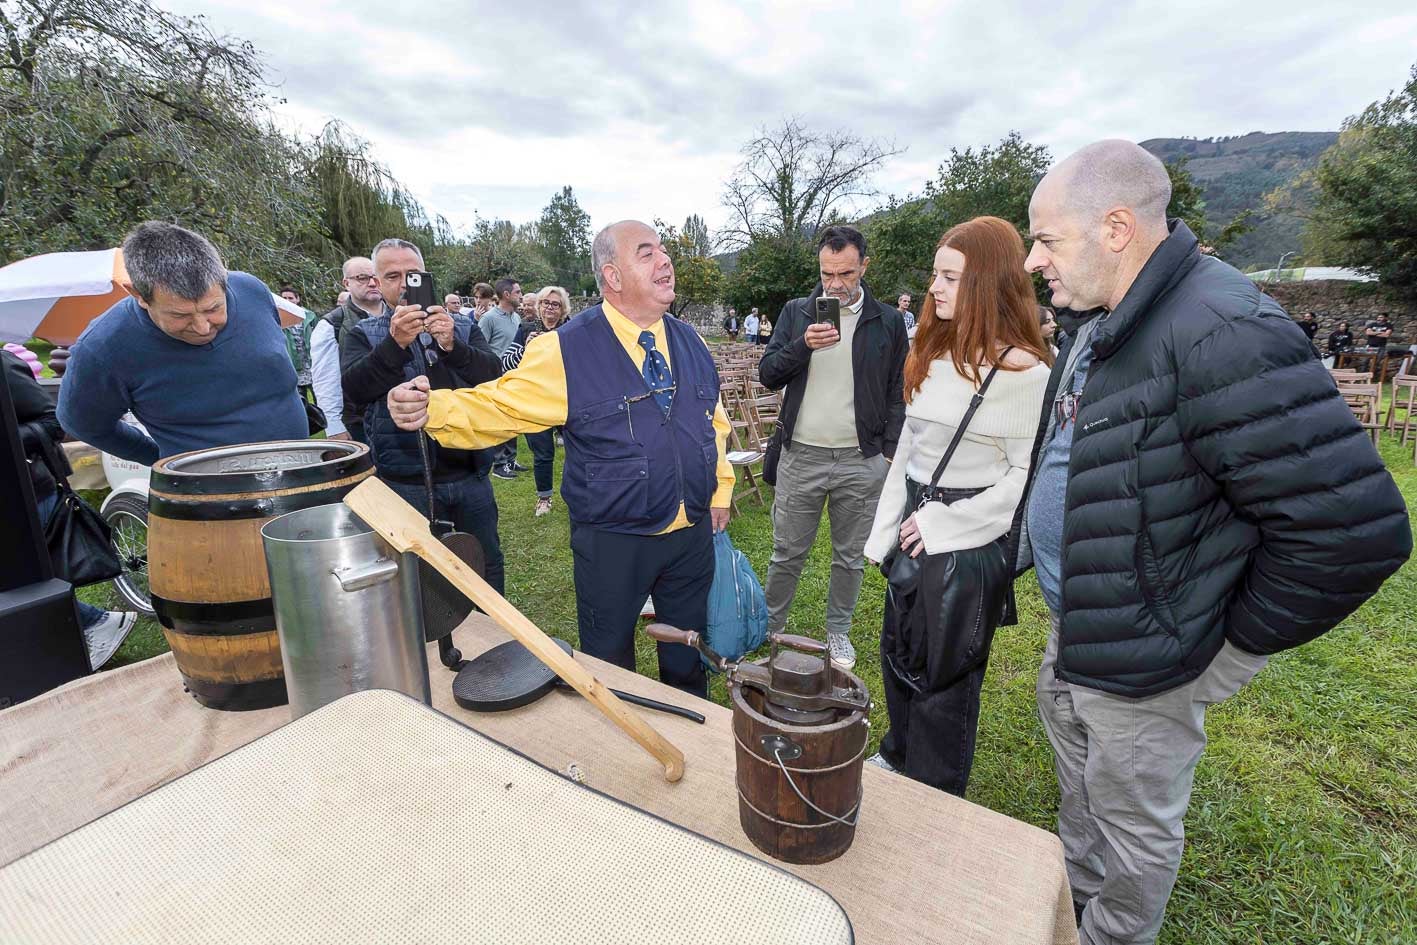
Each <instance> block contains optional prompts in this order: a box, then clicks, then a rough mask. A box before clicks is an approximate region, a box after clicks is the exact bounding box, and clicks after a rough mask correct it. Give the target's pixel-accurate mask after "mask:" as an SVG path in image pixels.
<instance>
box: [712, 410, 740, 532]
mask: <svg viewBox="0 0 1417 945" xmlns="http://www.w3.org/2000/svg"><path fill="white" fill-rule="evenodd" d="M729 429H730V427H729V424H728V414H727V413H725V412H724V409H723V400H722V398H720V399H719V401H718V404H717V405H716V406H715V407H714V410H713V432H714V434H715V439H717V440H718V488H717V489H716V490H715V491H714V494H713V502H712V503H711V504H712V505H713V507H714V508H716V509H726V508H728V507H729V506H730V505H731V504H732V502H733V487H734V485H735V484H737V481H738V474H737V473H735V472H734V471H733V464H732V463H730V462H729V461H728V431H729Z"/></svg>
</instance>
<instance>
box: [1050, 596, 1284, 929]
mask: <svg viewBox="0 0 1417 945" xmlns="http://www.w3.org/2000/svg"><path fill="white" fill-rule="evenodd" d="M1052 623H1053V632H1052V633H1051V634H1050V635H1049V637H1048V648H1047V649H1046V650H1045V651H1044V654H1043V665H1042V667H1041V668H1040V669H1039V671H1038V688H1037V694H1038V714H1039V715H1040V716H1041V717H1042V719H1043V727H1044V729H1046V730H1047V732H1048V741H1049V742H1050V743H1051V744H1052V746H1053V767H1054V769H1055V770H1056V771H1057V774H1058V786H1059V788H1061V790H1062V801H1061V803H1060V805H1059V808H1058V836H1059V838H1060V839H1061V840H1062V841H1063V853H1064V856H1065V857H1066V858H1067V865H1068V879H1069V880H1070V881H1071V883H1072V887H1073V902H1074V903H1076V904H1077V905H1079V906H1086V910H1085V911H1084V912H1083V916H1082V926H1081V928H1079V930H1078V938H1079V940H1080V942H1081V943H1082V945H1150V943H1152V942H1154V941H1156V934H1157V932H1158V931H1159V930H1160V928H1161V919H1162V916H1163V915H1164V914H1165V912H1166V902H1167V900H1168V899H1170V898H1171V889H1172V887H1174V886H1175V885H1176V871H1177V870H1178V869H1179V868H1180V865H1181V848H1182V846H1183V845H1184V841H1185V828H1184V827H1183V825H1182V820H1183V819H1184V818H1185V816H1186V808H1187V807H1188V806H1189V805H1190V803H1191V784H1192V782H1193V781H1194V779H1195V773H1196V764H1197V762H1199V761H1200V757H1201V752H1202V751H1203V750H1204V749H1205V710H1206V707H1208V706H1210V705H1213V704H1215V703H1217V702H1220V701H1222V700H1224V699H1228V698H1229V697H1230V696H1232V695H1234V694H1235V693H1236V692H1238V691H1239V690H1240V687H1242V686H1244V685H1245V683H1247V682H1249V681H1250V679H1252V678H1253V677H1254V675H1255V674H1256V673H1258V672H1259V671H1260V670H1261V669H1263V668H1264V665H1265V662H1266V657H1263V656H1256V655H1254V654H1252V653H1246V652H1245V651H1244V650H1241V649H1239V648H1237V647H1235V646H1233V645H1232V644H1230V643H1228V642H1227V643H1226V644H1225V647H1224V649H1222V650H1221V651H1220V653H1219V654H1218V655H1217V656H1216V657H1215V659H1214V660H1213V661H1212V662H1211V664H1210V666H1208V667H1207V668H1206V670H1205V672H1203V673H1201V675H1200V676H1198V677H1197V678H1195V679H1193V680H1192V681H1191V682H1189V683H1186V684H1185V685H1184V686H1178V687H1177V688H1175V689H1171V690H1168V691H1167V692H1163V693H1161V694H1159V695H1155V696H1147V697H1145V698H1141V699H1129V698H1127V697H1125V696H1116V695H1112V694H1110V693H1106V692H1100V691H1098V690H1096V689H1087V688H1084V687H1082V686H1074V685H1071V684H1069V683H1066V682H1064V681H1063V680H1061V679H1059V678H1057V676H1056V675H1055V674H1054V667H1055V666H1056V665H1057V661H1058V618H1057V617H1056V616H1054V617H1053V618H1052Z"/></svg>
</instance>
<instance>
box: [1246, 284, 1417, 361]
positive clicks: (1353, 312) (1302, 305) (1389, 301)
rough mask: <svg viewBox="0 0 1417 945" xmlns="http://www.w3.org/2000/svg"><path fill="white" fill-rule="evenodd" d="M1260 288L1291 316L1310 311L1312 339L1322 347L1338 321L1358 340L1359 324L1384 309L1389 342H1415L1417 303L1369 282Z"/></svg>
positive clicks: (1294, 316) (1406, 344) (1280, 285)
mask: <svg viewBox="0 0 1417 945" xmlns="http://www.w3.org/2000/svg"><path fill="white" fill-rule="evenodd" d="M1260 289H1261V290H1263V291H1264V292H1266V293H1268V294H1269V295H1271V296H1273V297H1274V299H1275V301H1277V302H1278V303H1279V304H1280V305H1282V306H1284V310H1285V311H1286V312H1288V313H1289V315H1290V317H1291V318H1294V319H1298V317H1299V316H1300V315H1302V314H1303V313H1304V312H1313V313H1314V319H1315V320H1316V321H1317V322H1318V323H1319V333H1318V336H1317V338H1316V340H1317V341H1318V343H1319V347H1320V348H1322V347H1323V340H1324V339H1325V338H1327V337H1328V334H1329V332H1331V331H1333V330H1334V329H1336V328H1337V327H1338V323H1339V322H1344V321H1346V322H1348V323H1349V325H1350V326H1351V328H1352V330H1353V335H1354V337H1355V338H1356V339H1357V341H1358V343H1359V344H1362V339H1363V326H1364V325H1366V324H1367V323H1368V322H1370V321H1372V320H1373V319H1374V318H1377V317H1378V315H1380V314H1382V313H1386V314H1387V317H1388V318H1389V319H1390V320H1391V321H1392V325H1393V332H1392V340H1391V341H1390V342H1388V345H1389V346H1392V345H1398V346H1401V347H1403V348H1405V347H1407V346H1408V345H1410V344H1412V343H1414V342H1417V303H1413V302H1409V301H1404V300H1402V299H1398V298H1395V297H1393V296H1391V295H1389V294H1387V293H1385V292H1383V291H1382V290H1381V289H1379V288H1378V287H1377V285H1376V284H1375V283H1372V282H1347V281H1338V280H1334V281H1323V282H1266V283H1261V284H1260Z"/></svg>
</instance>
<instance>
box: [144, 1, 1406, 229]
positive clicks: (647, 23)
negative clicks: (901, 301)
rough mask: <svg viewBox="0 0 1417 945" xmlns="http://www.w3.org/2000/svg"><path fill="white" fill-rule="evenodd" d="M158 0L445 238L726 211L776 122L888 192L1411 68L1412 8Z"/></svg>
mask: <svg viewBox="0 0 1417 945" xmlns="http://www.w3.org/2000/svg"><path fill="white" fill-rule="evenodd" d="M159 2H164V0H159ZM164 6H167V7H168V8H169V9H171V10H173V11H174V12H177V13H183V14H188V15H192V14H205V15H206V16H207V18H208V21H209V23H210V24H211V26H212V27H213V29H214V30H216V31H217V32H224V33H231V34H234V35H237V36H240V37H243V38H245V39H249V40H250V41H251V42H253V43H254V44H255V45H256V46H257V48H258V49H260V50H261V51H262V52H263V53H264V55H265V58H266V62H267V64H268V67H269V73H270V78H271V79H272V81H273V82H275V83H276V84H277V85H278V86H279V93H280V94H281V95H282V96H284V97H285V98H286V99H287V100H288V103H287V104H284V105H281V106H279V107H278V112H279V113H280V115H281V116H282V118H283V119H284V120H285V121H287V122H289V123H290V124H291V126H292V127H294V128H299V129H302V130H304V131H306V132H309V133H313V132H315V131H317V130H319V128H320V127H321V126H322V125H323V124H324V123H325V122H326V121H328V120H329V119H331V118H338V119H339V120H341V121H343V122H345V123H346V124H348V125H349V126H350V127H351V128H352V129H354V131H355V132H356V133H358V134H359V135H361V136H363V137H365V138H367V139H368V140H369V141H370V142H371V143H372V144H373V146H374V152H375V154H376V156H377V157H378V158H379V159H380V160H381V161H383V162H384V163H385V164H386V165H388V166H389V168H390V169H391V170H392V171H393V173H394V174H395V176H396V177H398V178H399V180H401V181H402V182H403V183H404V184H405V185H407V186H408V187H409V189H410V190H411V191H412V192H413V193H414V195H415V196H416V197H418V199H419V200H421V201H422V202H423V204H424V205H425V207H427V209H428V210H429V211H430V212H432V213H441V214H443V215H444V216H446V217H447V218H448V220H449V221H450V222H451V223H452V224H453V226H454V228H455V229H457V230H460V231H461V230H465V229H466V228H468V227H470V226H471V225H472V223H473V221H474V219H475V218H476V216H477V215H481V216H483V217H492V218H506V219H511V220H513V221H515V222H518V223H520V222H524V221H526V220H530V219H533V218H535V217H536V216H538V215H539V213H540V210H541V208H542V207H543V206H545V204H546V203H547V201H548V199H549V198H550V196H551V195H552V193H553V192H555V191H556V190H557V189H559V188H560V187H562V186H564V185H566V184H569V185H571V186H572V187H574V188H575V191H576V195H577V197H578V198H579V200H580V202H581V205H582V206H583V207H585V209H586V210H587V211H588V212H589V213H590V215H591V219H592V222H593V224H594V225H595V226H597V227H598V226H601V225H604V224H606V223H609V222H612V221H614V220H617V219H620V218H624V217H637V218H640V219H644V220H649V219H651V218H653V217H655V216H659V217H662V218H664V219H665V220H668V221H670V222H672V223H675V224H679V223H681V222H682V221H683V219H684V217H685V216H687V215H688V214H690V213H699V214H701V215H703V216H704V217H705V218H706V219H707V220H708V221H709V223H710V225H712V226H715V227H716V226H719V225H721V224H722V223H724V222H726V219H727V218H726V214H725V211H724V210H723V209H722V207H721V206H720V204H719V196H720V193H721V190H722V182H723V181H724V180H725V179H726V178H727V177H728V176H729V174H730V173H731V172H732V170H733V168H734V166H735V165H736V164H737V163H738V160H739V156H738V149H739V148H740V147H741V146H742V144H743V142H744V141H746V140H747V139H749V138H750V137H752V136H753V134H754V132H755V130H756V129H757V128H758V127H759V126H761V125H764V124H767V125H771V124H774V123H777V122H780V121H781V120H782V119H783V118H784V117H786V116H790V115H797V116H800V117H801V118H802V119H803V120H804V121H805V123H806V124H808V125H809V126H811V127H814V128H819V129H823V130H826V129H838V128H845V129H849V130H851V131H853V132H855V133H857V134H860V135H863V136H866V137H875V138H880V139H884V140H889V141H894V142H895V143H896V145H898V146H900V147H904V148H906V149H907V150H906V151H905V153H904V154H902V155H900V156H899V157H896V158H894V159H892V160H891V161H890V163H889V164H888V165H886V166H885V167H884V168H883V169H882V171H881V173H880V174H878V175H877V177H876V180H875V183H876V185H877V186H878V187H879V188H880V189H881V190H882V191H883V192H884V193H894V194H899V195H904V194H906V193H908V192H915V191H919V190H920V188H921V187H922V185H923V184H924V181H925V180H926V179H927V178H928V177H930V176H932V175H933V173H934V170H935V168H936V167H937V166H938V165H939V163H940V161H941V160H942V159H943V158H944V157H945V156H947V155H948V153H949V149H950V148H951V147H960V148H963V147H967V146H979V145H983V144H990V143H993V142H996V141H998V140H999V139H1000V138H1001V137H1003V136H1004V135H1005V134H1006V133H1008V131H1009V130H1010V129H1017V130H1019V131H1020V132H1022V133H1023V135H1024V137H1025V138H1026V139H1028V140H1030V141H1032V142H1035V143H1039V144H1045V145H1047V146H1048V147H1049V148H1050V149H1051V150H1052V153H1053V155H1054V158H1055V159H1057V158H1061V157H1063V156H1065V155H1066V154H1067V153H1068V152H1069V151H1071V150H1072V149H1074V148H1077V147H1079V146H1080V145H1083V144H1086V143H1087V142H1089V141H1092V140H1095V139H1097V138H1104V137H1124V138H1130V139H1132V140H1136V141H1141V140H1144V139H1146V138H1154V137H1179V136H1182V135H1186V136H1191V137H1210V136H1217V135H1236V134H1244V133H1246V132H1249V131H1271V132H1273V131H1325V130H1334V129H1337V128H1338V126H1339V123H1340V122H1341V121H1342V120H1343V118H1344V117H1346V116H1347V115H1350V114H1352V113H1354V112H1356V111H1358V110H1360V109H1361V108H1362V107H1363V106H1364V105H1366V104H1367V103H1369V102H1371V101H1373V100H1374V99H1376V98H1378V97H1380V96H1382V95H1384V94H1386V93H1387V92H1388V91H1389V90H1390V89H1393V88H1395V87H1397V86H1400V85H1402V84H1403V83H1404V82H1405V80H1406V77H1407V74H1408V70H1409V69H1410V68H1411V66H1412V65H1413V62H1414V60H1417V5H1415V4H1414V3H1413V2H1412V0H1405V2H1389V0H1365V2H1363V3H1361V4H1351V5H1348V4H1333V3H1325V4H1304V3H1302V2H1301V3H1300V4H1293V3H1291V2H1285V3H1274V2H1256V0H1251V2H1243V3H1241V2H1236V0H1227V2H1210V0H1199V2H1190V3H1184V4H1177V3H1130V4H1129V3H1120V2H1114V3H1093V2H1077V0H1072V2H1056V0H1055V2H1053V3H1049V4H1043V3H1020V2H1016V0H992V2H988V3H979V2H954V0H932V2H920V0H916V2H905V3H899V4H889V3H794V2H776V3H761V4H758V3H753V4H747V3H745V4H729V3H720V2H714V0H699V2H682V0H663V2H660V3H657V4H641V3H635V4H631V3H626V2H623V0H594V2H588V3H582V4H575V3H553V2H545V0H515V2H507V0H502V2H495V3H494V2H481V0H400V2H397V3H393V2H383V3H372V2H365V0H339V2H332V0H166V2H164ZM1296 6H1297V7H1300V8H1302V7H1305V6H1308V7H1311V8H1312V9H1308V10H1305V9H1297V10H1296V9H1295V7H1296ZM1358 11H1361V12H1358ZM858 209H861V210H869V209H873V208H872V207H869V206H868V207H862V208H858Z"/></svg>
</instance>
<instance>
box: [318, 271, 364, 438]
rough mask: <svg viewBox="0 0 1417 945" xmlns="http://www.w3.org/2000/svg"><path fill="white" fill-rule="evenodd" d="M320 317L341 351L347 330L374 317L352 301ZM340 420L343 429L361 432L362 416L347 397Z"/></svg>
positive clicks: (362, 425)
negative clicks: (331, 331) (326, 323)
mask: <svg viewBox="0 0 1417 945" xmlns="http://www.w3.org/2000/svg"><path fill="white" fill-rule="evenodd" d="M320 317H321V318H323V319H324V320H325V321H327V322H329V323H330V327H331V328H333V329H334V331H335V347H336V348H337V349H340V350H343V348H344V336H345V335H347V334H349V330H350V329H351V328H353V327H354V326H355V325H358V324H359V323H360V322H361V321H363V320H364V319H366V318H373V317H375V316H372V315H370V314H369V313H368V312H366V311H364V309H362V308H360V307H359V306H358V305H355V304H354V300H353V299H350V300H349V301H348V302H345V303H344V304H343V305H337V306H335V307H334V308H332V309H330V310H329V311H328V312H326V313H325V314H323V315H321V316H320ZM342 387H343V381H341V388H342ZM340 419H341V420H342V421H343V422H344V425H345V429H348V430H362V429H363V428H364V414H363V412H362V410H361V409H360V407H359V406H358V405H357V404H355V403H353V402H352V401H351V400H350V399H349V397H348V395H346V396H345V398H344V412H343V416H342V417H341V418H340Z"/></svg>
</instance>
